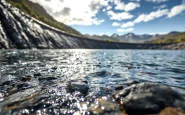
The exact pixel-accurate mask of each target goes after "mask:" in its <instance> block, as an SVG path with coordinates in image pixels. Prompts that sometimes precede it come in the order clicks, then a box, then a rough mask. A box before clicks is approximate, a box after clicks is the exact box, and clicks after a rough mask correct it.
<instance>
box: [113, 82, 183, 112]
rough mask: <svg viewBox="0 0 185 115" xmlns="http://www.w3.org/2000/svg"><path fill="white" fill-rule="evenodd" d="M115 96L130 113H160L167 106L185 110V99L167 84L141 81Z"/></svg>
mask: <svg viewBox="0 0 185 115" xmlns="http://www.w3.org/2000/svg"><path fill="white" fill-rule="evenodd" d="M114 98H115V99H116V100H117V101H118V102H119V103H120V105H121V107H123V108H124V109H125V110H126V112H127V113H128V114H135V113H137V114H148V113H150V114H151V113H159V112H160V111H161V110H162V109H164V108H166V107H175V108H180V109H184V110H185V100H184V98H183V97H182V96H181V95H180V94H179V93H177V92H175V91H173V90H172V89H171V88H169V87H167V86H161V85H158V84H154V83H140V84H135V85H132V86H130V87H128V88H126V89H123V90H122V91H120V92H119V93H118V94H115V95H114Z"/></svg>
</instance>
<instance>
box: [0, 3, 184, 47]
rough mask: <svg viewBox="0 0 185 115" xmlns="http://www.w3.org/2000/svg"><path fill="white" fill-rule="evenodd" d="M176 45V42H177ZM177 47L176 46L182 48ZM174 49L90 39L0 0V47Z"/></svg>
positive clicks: (159, 45)
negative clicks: (61, 28)
mask: <svg viewBox="0 0 185 115" xmlns="http://www.w3.org/2000/svg"><path fill="white" fill-rule="evenodd" d="M175 46H179V45H178V44H176V45H175ZM184 46H185V45H184V44H183V47H176V48H175V49H184ZM15 48H17V49H33V48H38V49H71V48H73V49H74V48H87V49H174V46H173V45H171V44H134V43H118V42H106V41H100V40H93V39H89V38H85V37H81V36H77V35H73V34H69V33H66V32H63V31H60V30H58V29H55V28H53V27H50V26H48V25H46V24H44V23H42V22H40V21H38V20H36V19H34V18H32V17H29V16H28V15H26V14H25V13H23V12H21V11H20V10H19V9H17V8H15V7H12V6H11V5H10V4H8V3H6V2H5V1H4V0H1V1H0V49H15Z"/></svg>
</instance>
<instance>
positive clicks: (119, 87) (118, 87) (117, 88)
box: [115, 86, 123, 90]
mask: <svg viewBox="0 0 185 115" xmlns="http://www.w3.org/2000/svg"><path fill="white" fill-rule="evenodd" d="M122 89H123V86H117V87H115V90H122Z"/></svg>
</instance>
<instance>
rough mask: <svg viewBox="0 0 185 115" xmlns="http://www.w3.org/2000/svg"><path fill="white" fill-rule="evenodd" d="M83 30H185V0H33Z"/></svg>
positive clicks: (56, 17)
mask: <svg viewBox="0 0 185 115" xmlns="http://www.w3.org/2000/svg"><path fill="white" fill-rule="evenodd" d="M30 1H33V2H35V3H39V4H40V5H42V6H43V7H44V9H45V10H46V11H47V12H48V13H49V14H50V15H51V16H53V17H54V18H55V19H56V20H57V21H59V22H62V23H64V24H67V25H69V26H71V27H73V28H74V29H76V30H78V31H79V32H81V33H82V34H90V35H93V34H96V35H103V34H106V35H112V34H114V33H115V34H119V35H122V34H126V33H135V34H165V33H168V32H170V31H185V0H30Z"/></svg>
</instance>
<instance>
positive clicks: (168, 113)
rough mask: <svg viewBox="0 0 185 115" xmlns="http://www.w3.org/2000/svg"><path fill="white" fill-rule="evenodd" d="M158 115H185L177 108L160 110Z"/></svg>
mask: <svg viewBox="0 0 185 115" xmlns="http://www.w3.org/2000/svg"><path fill="white" fill-rule="evenodd" d="M159 115H185V112H184V111H182V110H179V109H177V108H171V107H168V108H165V109H164V110H162V111H161V112H160V113H159Z"/></svg>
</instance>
